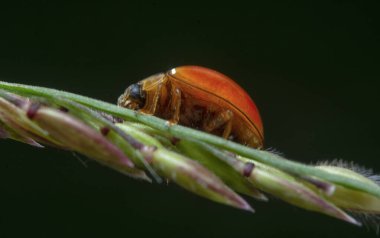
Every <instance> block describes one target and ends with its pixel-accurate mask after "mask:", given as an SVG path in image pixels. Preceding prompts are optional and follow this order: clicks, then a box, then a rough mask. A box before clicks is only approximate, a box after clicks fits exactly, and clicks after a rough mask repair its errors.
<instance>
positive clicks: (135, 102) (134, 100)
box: [117, 83, 146, 110]
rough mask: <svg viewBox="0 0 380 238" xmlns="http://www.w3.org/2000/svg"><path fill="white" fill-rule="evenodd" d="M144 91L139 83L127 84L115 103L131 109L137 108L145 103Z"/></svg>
mask: <svg viewBox="0 0 380 238" xmlns="http://www.w3.org/2000/svg"><path fill="white" fill-rule="evenodd" d="M145 99H146V92H145V91H144V90H142V85H141V83H134V84H132V85H131V86H129V87H128V88H127V89H126V90H125V92H124V93H123V94H122V95H121V96H120V97H119V99H118V101H117V104H118V105H119V106H122V107H126V108H129V109H132V110H139V109H141V108H142V107H144V105H145Z"/></svg>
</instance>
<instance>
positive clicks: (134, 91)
mask: <svg viewBox="0 0 380 238" xmlns="http://www.w3.org/2000/svg"><path fill="white" fill-rule="evenodd" d="M129 90H130V91H129V96H130V97H131V98H133V99H136V100H141V99H144V98H145V93H144V92H142V91H141V85H139V84H137V83H135V84H132V85H131V86H130V88H129Z"/></svg>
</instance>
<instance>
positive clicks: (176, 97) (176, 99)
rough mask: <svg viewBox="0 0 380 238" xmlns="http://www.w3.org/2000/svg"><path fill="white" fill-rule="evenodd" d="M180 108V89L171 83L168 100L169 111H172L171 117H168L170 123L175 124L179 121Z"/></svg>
mask: <svg viewBox="0 0 380 238" xmlns="http://www.w3.org/2000/svg"><path fill="white" fill-rule="evenodd" d="M180 110H181V90H179V88H177V87H175V86H174V85H172V87H171V101H170V111H171V112H173V116H172V118H170V120H169V123H170V124H177V123H178V122H179V116H180Z"/></svg>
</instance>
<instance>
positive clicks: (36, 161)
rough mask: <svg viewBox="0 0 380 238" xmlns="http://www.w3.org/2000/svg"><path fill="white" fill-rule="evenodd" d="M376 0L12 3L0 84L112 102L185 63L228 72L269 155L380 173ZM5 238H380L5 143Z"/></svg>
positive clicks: (1, 166) (0, 209)
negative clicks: (248, 103)
mask: <svg viewBox="0 0 380 238" xmlns="http://www.w3.org/2000/svg"><path fill="white" fill-rule="evenodd" d="M376 2H377V1H365V3H362V2H360V1H358V2H357V3H350V2H347V1H336V2H335V3H331V2H329V3H321V2H319V1H305V2H304V3H302V4H295V3H294V4H293V3H284V2H283V1H277V2H276V1H265V2H264V1H263V2H257V3H251V4H250V5H244V4H240V3H238V2H230V3H228V4H223V3H218V4H217V5H215V4H209V5H207V4H206V3H201V4H200V3H193V2H192V3H186V4H185V3H182V4H180V3H176V4H164V3H162V2H161V1H150V2H144V3H142V2H139V3H132V2H129V1H128V2H127V1H104V2H101V1H76V2H74V3H70V2H59V1H10V2H9V3H8V5H6V6H5V4H4V3H1V6H0V79H1V80H4V81H9V82H17V83H24V84H31V85H39V86H46V87H51V88H57V89H62V90H67V91H71V92H74V93H78V94H82V95H86V96H90V97H94V98H98V99H101V100H105V101H108V102H116V99H117V97H118V96H119V94H121V93H122V92H123V90H124V89H125V87H127V86H128V85H130V84H131V83H133V82H136V81H138V80H140V79H143V78H145V77H147V76H149V75H151V74H155V73H158V72H163V71H166V70H168V69H170V68H173V67H176V66H179V65H189V64H191V65H202V66H206V67H209V68H213V69H216V70H218V71H221V72H223V73H225V74H226V75H229V76H230V77H232V78H233V79H235V80H236V81H237V82H238V83H239V84H240V85H241V86H243V87H244V88H245V89H246V90H247V91H248V92H249V94H250V95H251V96H252V98H253V99H254V101H255V102H256V104H257V106H258V107H259V109H260V112H261V115H262V118H263V121H264V127H265V137H266V142H265V143H266V147H267V148H274V149H276V150H278V151H280V152H282V153H283V154H284V155H285V156H286V157H287V158H291V159H293V160H297V161H301V162H305V163H316V162H317V161H321V160H332V159H336V158H341V159H344V160H347V161H355V162H356V163H358V164H360V165H362V166H365V167H367V168H373V169H374V171H375V172H377V173H379V172H380V160H379V159H380V149H379V146H378V143H379V136H378V135H379V133H380V126H379V123H378V122H379V119H380V117H379V115H380V113H379V104H378V103H379V101H380V94H379V86H378V82H379V79H380V77H379V76H380V74H379V66H380V64H379V63H380V60H379V55H380V32H379V30H380V27H379V22H378V21H377V20H378V19H376V17H378V9H379V8H378V7H377V6H376V4H375V3H376ZM0 150H1V152H2V153H1V163H0V237H24V236H26V235H28V236H38V237H84V236H88V237H89V236H91V237H106V236H107V237H116V236H119V237H134V236H138V237H147V236H150V237H156V236H157V237H161V236H165V237H233V236H237V237H276V236H278V237H280V236H285V237H306V236H307V237H375V232H374V231H368V229H366V228H365V227H364V228H358V227H354V226H352V225H349V224H345V223H343V222H341V221H338V220H335V219H332V218H329V217H327V216H323V215H319V214H316V213H311V212H306V211H303V210H301V209H298V208H295V207H292V206H290V205H288V204H285V203H283V202H281V201H279V200H276V199H271V201H270V202H269V203H261V202H257V201H254V200H253V199H249V198H248V200H249V202H250V203H251V204H252V206H253V207H254V208H255V209H256V214H249V213H247V212H243V211H239V210H235V209H233V208H230V207H227V206H223V205H219V204H216V203H213V202H210V201H208V200H205V199H203V198H199V197H197V196H195V195H192V194H190V193H188V192H186V191H184V190H183V189H181V188H179V187H177V186H175V185H174V184H169V185H166V184H163V185H157V184H147V183H142V182H139V181H135V180H132V179H130V178H127V177H125V176H122V175H120V174H118V173H117V172H114V171H112V170H110V169H108V168H105V167H102V166H100V165H97V164H95V163H94V162H91V161H89V160H88V159H86V158H83V157H82V158H81V159H82V160H84V161H86V162H87V166H84V165H83V163H81V162H79V160H78V159H77V158H76V157H74V155H73V154H71V153H69V152H64V151H59V150H56V149H52V148H46V149H38V148H33V147H30V146H27V145H24V144H21V143H17V142H14V141H1V142H0Z"/></svg>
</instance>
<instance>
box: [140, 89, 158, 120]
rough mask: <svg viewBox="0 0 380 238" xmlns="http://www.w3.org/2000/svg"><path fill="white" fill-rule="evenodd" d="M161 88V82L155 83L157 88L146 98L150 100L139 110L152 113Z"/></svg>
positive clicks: (154, 110)
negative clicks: (149, 97) (151, 95)
mask: <svg viewBox="0 0 380 238" xmlns="http://www.w3.org/2000/svg"><path fill="white" fill-rule="evenodd" d="M161 89H162V83H160V84H158V85H157V89H156V90H155V92H154V95H153V97H152V98H151V99H148V100H149V101H150V102H149V103H147V104H146V105H147V106H146V107H144V108H143V109H140V112H142V113H145V114H150V115H154V113H155V112H156V109H157V105H158V100H159V99H160V94H161Z"/></svg>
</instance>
